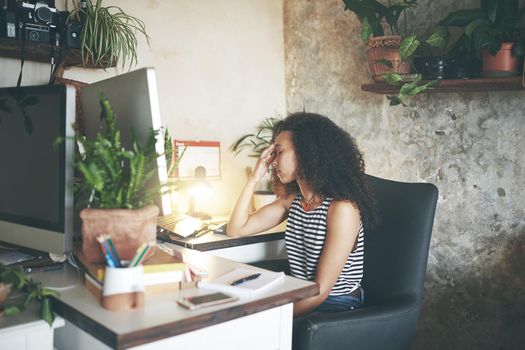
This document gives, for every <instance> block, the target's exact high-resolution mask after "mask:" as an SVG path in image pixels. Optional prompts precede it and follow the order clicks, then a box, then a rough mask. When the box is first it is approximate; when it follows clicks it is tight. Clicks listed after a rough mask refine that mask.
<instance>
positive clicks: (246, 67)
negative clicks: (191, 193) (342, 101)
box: [0, 0, 285, 214]
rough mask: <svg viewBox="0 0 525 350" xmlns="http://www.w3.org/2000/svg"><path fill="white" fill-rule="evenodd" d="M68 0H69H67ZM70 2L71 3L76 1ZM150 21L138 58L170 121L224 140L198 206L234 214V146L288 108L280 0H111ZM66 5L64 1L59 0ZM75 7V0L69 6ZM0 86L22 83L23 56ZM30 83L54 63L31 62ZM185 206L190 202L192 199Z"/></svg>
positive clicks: (8, 67)
mask: <svg viewBox="0 0 525 350" xmlns="http://www.w3.org/2000/svg"><path fill="white" fill-rule="evenodd" d="M68 2H69V1H68ZM69 3H70V2H69ZM70 4H71V3H70ZM104 5H106V6H108V5H117V6H120V7H121V8H122V9H123V10H124V11H125V12H127V13H129V14H131V15H134V16H137V17H139V18H140V19H142V20H143V21H144V22H145V24H146V29H147V32H148V34H149V36H150V37H151V45H150V47H148V45H147V43H146V41H145V40H144V38H142V37H139V46H138V65H137V66H136V67H133V68H132V69H137V68H140V67H155V68H156V70H157V76H158V85H159V93H160V109H161V114H162V118H163V124H164V125H165V126H167V127H168V129H169V130H170V133H171V136H172V137H173V138H176V139H180V140H213V141H220V142H221V162H222V166H221V168H222V174H221V175H222V178H221V180H220V181H211V184H212V186H213V187H214V189H215V193H214V195H213V197H212V198H210V199H209V200H207V202H206V203H203V202H201V203H197V210H200V211H209V212H211V213H214V214H221V213H229V211H230V210H231V208H233V205H234V202H235V200H236V197H237V194H238V193H239V192H240V190H241V184H243V183H244V182H245V175H244V166H246V165H248V164H252V163H253V159H248V157H246V156H238V157H234V156H233V154H232V153H231V152H230V151H228V147H229V146H230V145H231V144H232V143H233V141H234V140H236V139H237V138H238V137H240V136H241V135H243V134H246V133H248V132H251V131H252V130H253V129H254V127H255V125H256V124H258V123H259V122H260V121H261V120H262V119H263V118H265V117H267V116H268V115H276V114H283V113H284V111H285V87H284V86H285V85H284V60H283V57H284V52H283V29H282V25H283V18H282V1H281V0H221V1H208V0H192V1H187V0H157V1H156V0H150V1H136V0H135V1H132V0H104ZM57 6H58V7H59V8H61V9H63V8H64V1H63V0H62V1H57ZM70 6H71V5H70ZM0 67H1V69H0V86H15V85H16V81H17V79H18V72H19V67H20V63H19V61H18V60H14V59H2V58H0ZM125 71H126V70H123V69H121V68H120V67H117V68H115V69H108V71H107V72H104V71H103V70H93V69H82V68H72V69H69V70H66V72H65V74H64V77H65V78H69V79H75V80H80V81H84V82H88V83H90V82H95V81H98V80H101V79H106V78H109V77H111V76H114V75H117V74H120V73H123V72H125ZM23 77H24V79H23V85H34V84H43V83H46V82H47V80H48V79H49V65H47V64H42V63H34V62H26V63H25V66H24V74H23ZM178 204H179V209H181V210H185V209H186V208H187V201H186V200H185V199H183V200H181V201H179V203H178Z"/></svg>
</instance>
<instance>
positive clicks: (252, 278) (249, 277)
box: [230, 273, 261, 286]
mask: <svg viewBox="0 0 525 350" xmlns="http://www.w3.org/2000/svg"><path fill="white" fill-rule="evenodd" d="M260 275H261V274H260V273H254V274H253V275H249V276H246V277H243V278H239V279H238V280H235V281H233V282H232V283H230V286H237V285H239V284H241V283H244V282H248V281H251V280H254V279H256V278H258V277H259V276H260Z"/></svg>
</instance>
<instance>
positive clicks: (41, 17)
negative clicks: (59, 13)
mask: <svg viewBox="0 0 525 350" xmlns="http://www.w3.org/2000/svg"><path fill="white" fill-rule="evenodd" d="M52 17H53V14H52V12H51V10H50V9H49V7H47V5H45V6H40V7H37V8H36V10H35V19H36V20H37V21H41V22H44V23H49V22H51V18H52Z"/></svg>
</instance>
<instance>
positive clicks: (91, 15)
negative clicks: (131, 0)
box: [71, 0, 150, 70]
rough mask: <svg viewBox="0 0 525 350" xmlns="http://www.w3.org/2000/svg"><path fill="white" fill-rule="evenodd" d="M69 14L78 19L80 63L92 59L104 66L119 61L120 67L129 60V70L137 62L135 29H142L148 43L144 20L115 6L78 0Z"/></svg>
mask: <svg viewBox="0 0 525 350" xmlns="http://www.w3.org/2000/svg"><path fill="white" fill-rule="evenodd" d="M71 16H76V17H77V18H79V19H80V22H81V23H82V31H81V33H80V39H81V54H82V64H83V65H84V67H86V66H87V65H88V63H92V64H93V65H95V66H96V67H100V68H103V69H106V68H108V67H112V66H114V65H115V64H116V63H117V62H118V61H120V62H121V64H122V68H124V67H125V66H126V62H129V66H128V70H129V69H131V67H132V66H133V65H134V64H136V63H137V44H138V42H137V37H136V33H137V32H139V33H142V34H143V35H144V36H145V37H146V40H147V42H148V44H149V39H150V37H149V36H148V34H147V33H146V26H145V24H144V22H142V21H141V20H140V19H138V18H136V17H133V16H131V15H128V14H127V13H125V12H124V11H123V10H122V8H120V7H118V6H102V0H96V2H95V3H93V1H92V0H87V1H85V2H82V6H81V7H80V8H75V9H74V10H73V11H72V13H71Z"/></svg>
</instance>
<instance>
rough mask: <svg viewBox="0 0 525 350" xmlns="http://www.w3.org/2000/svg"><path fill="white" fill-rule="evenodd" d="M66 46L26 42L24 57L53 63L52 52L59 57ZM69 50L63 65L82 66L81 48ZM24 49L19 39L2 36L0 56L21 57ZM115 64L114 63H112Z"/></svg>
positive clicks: (92, 66) (29, 59)
mask: <svg viewBox="0 0 525 350" xmlns="http://www.w3.org/2000/svg"><path fill="white" fill-rule="evenodd" d="M62 50H66V48H64V47H54V46H53V45H51V44H43V43H35V42H31V41H26V42H25V48H24V57H25V59H26V60H28V61H35V62H43V63H51V58H50V57H51V53H52V52H53V51H55V53H54V55H55V57H58V56H59V54H60V52H62ZM67 50H68V52H67V54H66V57H65V58H64V60H63V62H62V65H63V66H64V67H82V57H81V55H80V49H67ZM21 51H22V41H21V40H17V39H5V38H0V57H7V58H14V59H20V58H21ZM112 66H114V64H113V65H112ZM85 68H98V67H95V66H94V65H93V64H88V65H87V66H86V67H85Z"/></svg>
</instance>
